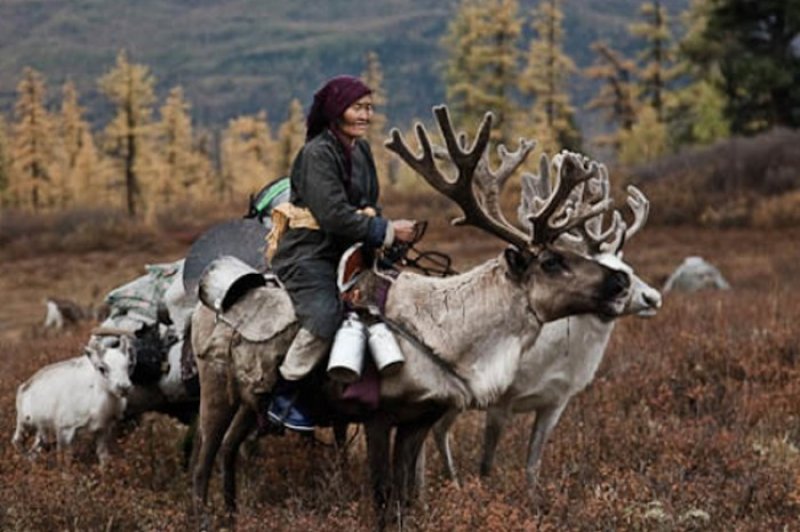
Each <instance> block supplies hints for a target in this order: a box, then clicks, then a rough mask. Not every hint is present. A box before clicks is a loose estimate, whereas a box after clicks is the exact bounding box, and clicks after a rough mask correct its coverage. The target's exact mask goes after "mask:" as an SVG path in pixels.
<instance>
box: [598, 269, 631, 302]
mask: <svg viewBox="0 0 800 532" xmlns="http://www.w3.org/2000/svg"><path fill="white" fill-rule="evenodd" d="M630 286H631V279H630V277H628V274H627V273H625V272H620V271H613V272H611V274H610V275H609V276H608V278H607V279H606V284H605V287H604V294H603V295H604V296H605V297H606V298H612V297H616V296H618V295H620V294H622V293H623V292H624V291H625V290H627V289H628V288H630Z"/></svg>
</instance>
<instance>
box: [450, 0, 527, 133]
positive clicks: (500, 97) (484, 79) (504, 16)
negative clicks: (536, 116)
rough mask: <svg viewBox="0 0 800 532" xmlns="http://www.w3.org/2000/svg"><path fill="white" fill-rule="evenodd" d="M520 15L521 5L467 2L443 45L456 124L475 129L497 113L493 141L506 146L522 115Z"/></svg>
mask: <svg viewBox="0 0 800 532" xmlns="http://www.w3.org/2000/svg"><path fill="white" fill-rule="evenodd" d="M518 11H519V6H518V2H517V0H484V1H480V0H462V2H461V4H460V6H459V8H458V10H457V13H456V15H455V17H454V19H453V20H452V21H451V23H450V26H449V28H448V32H447V35H446V36H445V37H444V39H443V41H442V42H443V45H444V47H445V49H446V51H447V66H446V69H445V74H444V77H445V84H446V94H447V101H448V103H450V105H451V107H452V110H453V112H454V114H455V119H456V121H457V122H463V123H470V124H472V123H476V122H477V121H479V120H480V119H481V118H482V117H483V114H484V113H485V112H486V111H492V112H493V113H494V115H495V125H496V127H495V129H494V130H493V131H492V134H493V139H494V140H496V141H503V142H506V143H507V142H508V140H509V139H510V138H511V137H512V131H513V127H514V123H513V121H514V116H515V112H516V111H517V109H518V106H517V104H516V102H515V101H514V94H513V93H514V90H515V89H516V87H518V86H519V83H518V81H519V80H518V75H517V71H518V66H519V65H518V62H519V50H518V49H517V44H518V40H519V36H520V32H521V28H522V24H521V22H520V20H519V16H518Z"/></svg>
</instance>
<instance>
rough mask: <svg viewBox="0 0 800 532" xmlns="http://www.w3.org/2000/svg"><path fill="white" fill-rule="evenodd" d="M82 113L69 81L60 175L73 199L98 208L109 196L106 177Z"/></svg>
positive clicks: (64, 100) (65, 89)
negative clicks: (107, 194) (107, 195)
mask: <svg viewBox="0 0 800 532" xmlns="http://www.w3.org/2000/svg"><path fill="white" fill-rule="evenodd" d="M83 114H84V109H83V108H82V107H81V106H80V104H79V103H78V91H77V89H76V88H75V84H74V83H73V82H72V81H67V82H66V83H65V84H64V86H63V88H62V100H61V116H60V125H61V151H62V153H61V164H60V166H61V174H62V176H63V180H64V185H65V187H66V189H67V190H68V191H69V197H70V199H71V200H74V201H75V202H76V203H79V204H82V205H99V204H100V203H102V202H103V201H104V200H105V196H106V189H107V187H106V183H105V182H104V178H105V175H104V172H103V169H102V168H101V164H100V160H99V157H98V153H97V148H96V147H95V144H94V139H93V137H92V132H91V129H90V127H89V124H88V122H86V120H84V118H83Z"/></svg>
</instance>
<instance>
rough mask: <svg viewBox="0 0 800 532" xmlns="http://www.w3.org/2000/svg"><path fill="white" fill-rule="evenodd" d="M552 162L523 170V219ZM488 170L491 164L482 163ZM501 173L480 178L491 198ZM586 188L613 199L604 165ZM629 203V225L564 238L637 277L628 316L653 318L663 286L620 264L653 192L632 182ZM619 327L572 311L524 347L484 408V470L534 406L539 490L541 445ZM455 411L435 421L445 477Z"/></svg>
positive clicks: (617, 218)
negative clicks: (512, 425)
mask: <svg viewBox="0 0 800 532" xmlns="http://www.w3.org/2000/svg"><path fill="white" fill-rule="evenodd" d="M562 163H563V158H562V157H560V156H557V157H556V158H555V159H554V161H553V164H552V166H553V168H554V169H555V172H556V173H558V172H559V168H558V167H559V166H560V165H561V164H562ZM550 166H551V165H550V163H549V161H548V159H547V157H546V156H545V155H543V156H542V161H541V163H540V174H538V175H536V174H524V175H523V196H522V201H521V204H520V209H519V211H520V221H521V222H522V223H523V224H524V223H525V217H526V216H527V214H526V213H527V211H528V205H530V204H538V203H540V202H542V201H543V198H546V197H547V196H548V194H549V193H550V192H549V187H550V185H549V183H550V177H549V171H550ZM483 168H484V174H485V165H484V167H483ZM497 179H502V175H500V176H484V177H483V178H482V179H479V180H478V182H479V183H481V184H482V186H483V187H486V188H487V189H488V190H487V191H486V192H485V195H486V196H491V195H492V193H493V192H492V189H496V188H497V183H496V181H497ZM586 188H587V189H589V188H593V190H592V191H591V192H590V191H589V190H587V191H586V192H587V193H589V194H600V195H601V197H604V198H605V197H608V194H609V188H610V187H609V183H608V173H607V171H606V169H605V167H604V166H601V167H600V175H599V179H598V180H596V181H595V180H592V181H590V182H587V184H586ZM575 190H576V191H577V195H575V194H574V195H573V201H574V202H575V203H574V205H573V207H572V209H573V212H579V211H580V210H581V206H580V201H581V198H580V195H581V194H583V193H584V190H583V186H581V187H577V188H576V189H575ZM628 194H629V196H628V199H627V203H628V205H629V206H630V208H631V210H632V212H633V214H634V220H633V223H632V225H631V226H630V227H627V226H626V224H625V223H624V221H622V217H621V215H620V214H619V211H615V212H614V217H613V220H612V223H611V226H610V227H609V228H608V230H606V231H602V223H603V219H602V215H598V216H596V217H594V218H592V219H590V220H589V221H588V222H587V223H586V224H585V225H584V226H583V227H579V229H580V230H579V231H577V232H575V233H574V234H573V233H569V234H568V233H565V234H562V235H561V237H560V239H561V241H562V243H563V244H564V245H567V246H569V247H571V248H573V249H576V250H577V251H583V252H584V253H587V254H588V255H590V256H592V257H594V258H595V259H596V260H597V261H599V262H602V263H604V264H608V265H609V266H612V267H615V268H617V269H621V270H624V271H627V272H628V273H629V275H630V277H631V281H632V283H631V290H630V291H629V299H628V301H627V305H626V308H625V311H624V314H639V315H642V316H650V315H652V314H654V313H655V312H656V309H658V308H660V306H661V295H660V294H659V292H658V291H657V290H656V289H654V288H652V287H651V286H649V285H648V284H646V283H645V282H644V281H642V280H641V279H640V278H639V277H638V276H636V275H635V274H634V273H633V271H632V270H631V268H630V267H629V266H628V265H627V264H625V263H624V262H622V260H621V256H622V246H623V244H624V243H625V242H627V241H629V240H630V238H631V237H632V236H633V235H634V234H636V233H637V232H638V231H639V230H640V229H641V228H642V226H643V225H644V223H645V221H646V219H647V214H648V212H649V202H648V200H647V198H646V197H645V196H644V194H642V192H641V191H639V190H638V189H637V188H636V187H633V186H630V187H628ZM613 329H614V322H613V321H612V320H610V319H609V318H608V317H607V316H603V315H596V314H583V315H579V316H573V317H567V318H563V319H560V320H557V321H555V322H552V323H548V324H546V325H545V326H544V327H543V328H542V331H541V334H540V336H539V337H538V339H537V340H536V342H535V343H534V344H533V345H532V346H531V347H530V348H529V349H528V350H527V351H525V352H523V353H522V358H521V360H520V363H519V367H518V370H517V374H516V375H515V376H514V381H513V383H512V384H511V386H510V387H509V388H508V389H507V391H506V392H505V393H504V394H503V396H502V397H501V398H500V399H499V400H498V401H497V402H496V403H494V404H492V405H490V406H489V407H488V409H487V413H486V423H485V433H484V444H483V456H482V458H481V464H480V473H481V475H482V476H488V475H489V474H490V472H491V469H492V465H493V462H494V455H495V451H496V449H497V445H498V443H499V441H500V437H501V435H502V433H503V431H504V429H505V427H506V425H507V423H508V422H509V420H510V419H511V417H512V415H513V414H516V413H526V412H531V411H534V412H536V418H535V421H534V423H533V427H532V430H531V437H530V441H529V446H528V460H527V466H526V476H527V480H528V484H529V486H530V488H531V489H533V488H534V486H535V482H536V478H537V474H538V468H539V463H540V459H541V454H542V450H543V448H544V444H545V443H546V441H547V439H548V437H549V436H550V434H551V432H552V431H553V429H554V428H555V426H556V424H557V423H558V420H559V418H560V417H561V414H562V413H563V412H564V409H565V408H566V406H567V404H568V402H569V400H570V399H571V398H572V397H573V396H574V395H575V394H576V393H578V392H579V391H581V390H583V389H584V388H585V387H586V386H587V385H588V384H589V382H591V380H592V379H593V378H594V374H595V372H596V371H597V368H598V366H599V365H600V362H601V361H602V358H603V354H604V352H605V349H606V346H607V344H608V340H609V338H610V337H611V333H612V331H613ZM458 413H459V412H458V411H456V410H451V411H450V412H448V413H447V414H446V415H445V416H443V418H442V419H441V420H440V421H439V422H438V423H437V424H436V425H435V427H434V429H433V434H434V439H435V442H436V445H437V448H438V450H439V453H440V455H441V456H442V459H443V462H444V465H445V472H446V474H447V476H448V477H449V478H450V479H452V480H456V468H455V464H454V462H453V457H452V454H451V452H450V446H449V429H450V427H451V426H452V424H453V423H454V422H455V419H456V417H457V416H458Z"/></svg>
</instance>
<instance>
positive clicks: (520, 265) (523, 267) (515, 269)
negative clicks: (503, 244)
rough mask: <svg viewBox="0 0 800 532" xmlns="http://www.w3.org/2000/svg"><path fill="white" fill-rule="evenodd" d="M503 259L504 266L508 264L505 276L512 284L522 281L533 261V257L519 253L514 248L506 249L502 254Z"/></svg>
mask: <svg viewBox="0 0 800 532" xmlns="http://www.w3.org/2000/svg"><path fill="white" fill-rule="evenodd" d="M503 257H504V258H505V259H506V264H508V273H507V275H508V277H509V278H510V279H511V280H512V281H514V282H519V281H521V280H522V278H523V277H524V276H525V273H526V272H527V271H528V267H529V266H530V265H531V262H532V261H533V256H532V255H531V254H530V253H528V252H526V251H520V250H518V249H517V248H516V247H514V246H509V247H507V248H506V250H505V251H504V252H503Z"/></svg>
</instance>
